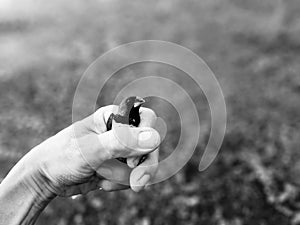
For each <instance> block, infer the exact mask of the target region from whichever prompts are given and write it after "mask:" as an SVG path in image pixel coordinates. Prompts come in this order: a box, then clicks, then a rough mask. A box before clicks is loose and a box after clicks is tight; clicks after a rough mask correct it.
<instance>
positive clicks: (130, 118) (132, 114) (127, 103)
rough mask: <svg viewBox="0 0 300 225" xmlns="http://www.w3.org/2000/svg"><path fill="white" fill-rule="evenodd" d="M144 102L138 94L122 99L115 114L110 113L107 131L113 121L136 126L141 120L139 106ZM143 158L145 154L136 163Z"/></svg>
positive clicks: (124, 159)
mask: <svg viewBox="0 0 300 225" xmlns="http://www.w3.org/2000/svg"><path fill="white" fill-rule="evenodd" d="M145 102H146V101H145V100H144V99H143V98H141V97H138V96H131V97H128V98H125V99H123V101H122V102H121V103H120V105H119V108H118V112H117V114H113V113H112V114H110V116H109V118H108V121H107V123H106V128H107V131H109V130H111V129H112V125H113V123H121V124H128V125H131V126H135V127H137V126H138V125H139V124H140V121H141V117H140V107H141V106H142V104H144V103H145ZM117 159H118V160H119V161H121V162H123V163H127V159H126V158H117ZM145 159H146V156H143V157H141V159H140V161H139V163H138V165H139V164H141V163H142V162H144V161H145Z"/></svg>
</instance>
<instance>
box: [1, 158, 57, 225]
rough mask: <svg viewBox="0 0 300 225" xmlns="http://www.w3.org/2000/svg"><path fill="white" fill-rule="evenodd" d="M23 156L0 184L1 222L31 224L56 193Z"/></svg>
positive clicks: (8, 224) (13, 224) (7, 224)
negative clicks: (53, 192)
mask: <svg viewBox="0 0 300 225" xmlns="http://www.w3.org/2000/svg"><path fill="white" fill-rule="evenodd" d="M26 158H27V157H26V156H25V159H24V158H23V159H22V160H20V162H18V163H17V165H16V166H15V167H14V168H13V169H12V170H11V171H10V173H9V174H8V175H7V177H6V178H5V179H4V180H3V181H2V183H1V184H0V224H5V225H19V224H34V222H35V221H36V219H37V217H38V216H39V214H40V213H41V211H42V210H43V209H44V208H45V207H46V205H47V204H48V203H49V202H50V201H51V200H52V199H53V198H54V197H55V195H53V194H52V193H51V191H50V190H49V189H48V188H47V185H46V182H45V180H44V178H43V177H42V176H41V175H40V174H39V171H38V169H37V167H36V166H35V165H34V163H32V162H31V163H29V162H27V161H26Z"/></svg>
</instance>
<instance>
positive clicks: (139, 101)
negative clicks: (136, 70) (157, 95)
mask: <svg viewBox="0 0 300 225" xmlns="http://www.w3.org/2000/svg"><path fill="white" fill-rule="evenodd" d="M145 102H146V101H145V99H143V98H141V97H138V96H137V97H136V100H135V102H134V105H133V107H134V108H136V107H139V106H141V105H142V104H144V103H145Z"/></svg>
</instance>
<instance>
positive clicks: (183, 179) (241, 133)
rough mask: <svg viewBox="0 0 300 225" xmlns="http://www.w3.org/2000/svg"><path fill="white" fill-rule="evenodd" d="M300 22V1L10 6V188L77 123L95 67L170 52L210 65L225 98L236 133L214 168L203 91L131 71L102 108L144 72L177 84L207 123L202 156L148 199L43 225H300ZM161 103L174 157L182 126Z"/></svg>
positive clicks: (1, 27)
mask: <svg viewBox="0 0 300 225" xmlns="http://www.w3.org/2000/svg"><path fill="white" fill-rule="evenodd" d="M299 13H300V4H299V1H298V0H243V1H241V0H201V1H199V0H185V1H180V0H162V1H147V0H131V1H121V0H86V1H80V0H64V1H60V0H52V1H41V0H22V1H16V0H0V96H1V97H0V128H1V129H0V177H1V178H3V177H4V176H5V175H6V174H7V172H8V171H9V170H10V168H11V167H12V166H13V165H14V164H15V163H16V162H17V161H18V160H19V159H20V158H21V157H22V156H23V155H24V154H26V152H28V151H29V150H30V149H31V148H32V147H33V146H35V145H37V144H38V143H40V142H41V141H43V140H44V139H46V138H47V137H49V136H51V135H53V134H55V133H56V132H57V131H59V130H61V129H62V128H64V127H66V126H68V125H69V124H70V123H71V122H72V117H71V115H72V113H71V111H72V100H73V95H74V91H75V88H76V85H77V83H78V81H79V79H80V77H81V75H82V74H83V72H84V71H85V70H86V68H87V67H88V66H89V64H90V63H91V62H92V61H93V60H95V59H96V58H97V57H98V56H100V55H101V54H103V53H105V52H106V51H108V50H110V49H111V48H113V47H116V46H118V45H120V44H124V43H127V42H131V41H138V40H143V39H158V40H165V41H171V42H174V43H177V44H180V45H182V46H184V47H187V48H189V49H191V50H192V51H194V52H195V53H196V54H198V55H199V56H200V57H202V58H203V59H204V60H205V61H206V62H207V64H208V65H209V66H210V68H211V69H212V70H213V72H214V73H215V74H216V77H217V78H218V80H219V82H220V85H221V87H222V90H223V92H224V95H225V99H226V103H227V112H228V124H227V131H226V136H225V140H224V142H223V145H222V148H221V151H220V154H219V155H218V157H217V158H216V160H215V161H214V163H213V164H212V165H211V166H210V167H209V169H208V170H206V171H205V172H202V173H199V172H198V171H197V167H198V163H199V159H200V157H199V156H200V155H201V150H202V149H203V148H204V146H205V145H206V141H207V136H208V134H209V131H210V120H209V109H208V106H207V103H206V101H205V97H204V96H203V94H201V91H200V90H198V89H199V88H198V87H197V86H196V85H195V83H193V81H192V80H191V79H188V78H187V77H185V78H182V77H183V76H184V75H183V74H181V73H182V71H179V70H177V69H176V68H170V67H167V66H162V65H156V66H154V67H153V65H152V66H151V67H147V65H146V66H143V68H141V66H140V65H134V67H135V68H134V69H132V68H131V69H126V68H125V69H124V70H121V71H119V72H118V73H122V72H123V73H125V74H126V73H127V74H129V75H126V76H122V78H120V77H121V76H118V74H115V76H113V77H112V79H111V80H110V82H108V83H107V86H106V88H105V89H104V91H103V93H102V95H101V96H99V98H98V106H102V105H105V104H111V103H112V100H113V99H114V96H115V95H116V93H117V91H118V90H120V88H122V87H123V86H124V84H126V83H128V82H129V81H130V80H132V79H134V78H135V77H138V76H139V71H141V72H145V68H148V71H147V72H148V73H152V72H153V71H156V72H157V71H160V73H163V74H164V75H165V76H167V77H168V76H172V77H173V78H174V79H175V80H176V82H178V83H179V84H180V85H181V86H182V87H184V88H185V89H186V90H188V93H189V94H190V95H191V97H192V99H193V100H194V102H195V103H196V104H197V110H198V112H199V115H201V118H200V120H201V125H202V127H201V129H202V130H201V132H202V134H201V141H200V143H199V146H198V147H197V149H196V153H195V156H194V157H193V158H192V159H191V160H190V161H189V162H188V163H187V165H186V166H185V167H184V168H183V169H182V170H181V171H180V172H179V173H177V174H176V175H175V176H173V177H172V178H171V179H169V180H167V181H165V182H162V183H160V184H156V185H153V186H151V187H150V188H149V190H146V191H143V192H141V193H138V194H136V193H133V192H132V191H129V190H127V191H122V192H118V193H102V192H93V193H90V194H88V195H86V196H82V197H80V198H78V199H76V200H72V199H67V198H57V199H56V200H54V201H53V202H52V203H51V204H50V205H49V206H48V207H47V208H46V209H45V211H44V212H43V213H42V215H41V217H40V218H39V220H38V222H37V224H43V225H50V224H51V225H52V224H57V225H71V224H72V225H73V224H75V225H89V224H99V225H106V224H109V225H110V224H120V225H127V224H130V225H131V224H136V225H152V224H153V225H159V224H174V225H175V224H193V225H194V224H218V225H227V224H230V225H247V224H249V225H250V224H272V225H273V224H276V225H283V224H300V201H299V200H300V193H299V190H300V189H299V185H300V174H299V172H300V152H299V147H300V132H299V127H300V123H299V120H300V116H299V113H300V107H299V103H300V102H299V97H300V64H299V60H300V38H299V37H300V18H299V16H298V15H299ZM112 63H113V62H112ZM132 71H135V72H134V73H133V72H132ZM88 94H89V93H87V97H88ZM178 98H179V100H180V96H179V97H178ZM157 101H158V103H157V104H154V105H155V106H156V107H157V111H158V114H159V116H161V117H164V119H165V121H166V123H167V125H168V134H167V137H166V139H165V141H164V143H163V146H162V149H161V157H165V156H167V155H168V154H169V153H170V150H172V147H173V146H175V145H176V143H177V140H178V135H179V133H178V127H179V126H180V124H178V123H177V122H176V121H178V120H176V119H174V118H178V114H177V113H176V110H175V109H174V108H173V107H172V106H171V105H169V104H168V103H167V102H164V101H162V100H157Z"/></svg>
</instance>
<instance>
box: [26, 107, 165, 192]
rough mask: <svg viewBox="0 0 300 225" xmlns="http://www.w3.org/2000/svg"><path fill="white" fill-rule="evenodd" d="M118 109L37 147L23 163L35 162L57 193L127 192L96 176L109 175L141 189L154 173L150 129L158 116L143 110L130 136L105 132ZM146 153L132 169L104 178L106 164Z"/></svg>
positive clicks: (155, 137) (154, 136)
mask: <svg viewBox="0 0 300 225" xmlns="http://www.w3.org/2000/svg"><path fill="white" fill-rule="evenodd" d="M116 110H117V106H113V105H111V106H106V107H102V108H100V109H98V110H97V111H96V112H95V113H94V114H93V115H91V116H89V117H87V118H85V119H83V120H81V121H78V122H76V123H74V124H73V125H71V126H69V127H67V128H66V129H64V130H62V131H61V132H59V133H58V134H56V135H55V136H53V137H51V138H49V139H47V140H46V141H45V142H43V143H41V144H40V145H38V146H37V147H35V148H34V149H33V150H32V151H30V152H29V154H27V155H26V156H25V157H24V159H23V160H27V161H28V162H35V163H34V164H36V165H37V168H38V170H39V174H41V176H42V177H43V179H44V181H45V182H46V184H47V188H49V190H50V191H51V192H52V193H54V194H55V195H59V196H72V195H76V194H85V193H87V192H89V191H91V190H95V189H97V188H102V189H103V190H105V191H114V190H121V189H125V188H128V186H126V185H123V184H118V183H114V182H112V181H109V180H107V179H105V178H104V177H103V176H100V175H99V173H100V174H103V175H104V176H105V177H110V176H111V175H113V176H112V178H113V177H114V176H117V177H122V178H123V180H126V179H127V180H129V183H130V187H131V188H132V189H133V190H134V191H140V190H141V189H143V188H144V187H145V185H146V184H147V183H148V182H149V181H150V179H151V178H153V177H154V175H155V173H156V170H157V165H158V164H157V163H158V146H159V144H160V137H159V134H158V132H157V131H155V130H154V129H153V128H151V126H152V127H153V126H154V123H155V120H156V115H155V113H154V112H153V111H152V110H151V109H147V108H141V109H140V111H141V122H140V126H139V127H129V126H128V127H126V130H127V129H129V130H127V131H128V132H129V133H130V136H128V133H127V134H125V135H124V136H123V135H118V136H117V135H116V133H115V131H114V130H111V131H106V122H107V120H108V117H109V115H110V114H111V113H113V112H115V111H116ZM126 126H127V125H126ZM115 129H118V128H115ZM128 137H129V138H128ZM143 137H144V138H143ZM150 152H151V153H150ZM148 153H150V154H148ZM145 154H148V156H147V159H146V160H145V161H144V162H143V163H142V164H141V165H139V166H138V167H136V168H134V169H133V170H131V169H130V168H129V167H127V166H126V167H125V166H123V165H122V163H119V164H116V167H115V168H110V171H109V174H107V171H108V170H107V168H106V166H107V162H108V160H112V159H114V158H118V157H123V158H128V157H129V158H131V159H133V158H136V157H138V156H141V155H145ZM120 164H121V165H120ZM124 165H125V164H124ZM150 165H151V166H150ZM96 170H97V171H98V172H99V173H97V172H96Z"/></svg>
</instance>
